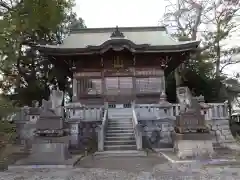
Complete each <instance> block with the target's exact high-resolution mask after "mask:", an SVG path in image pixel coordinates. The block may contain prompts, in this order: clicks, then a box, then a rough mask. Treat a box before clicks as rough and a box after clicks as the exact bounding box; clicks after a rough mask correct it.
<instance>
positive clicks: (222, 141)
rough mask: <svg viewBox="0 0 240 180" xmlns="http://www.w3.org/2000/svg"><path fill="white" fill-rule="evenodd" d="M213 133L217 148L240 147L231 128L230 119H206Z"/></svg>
mask: <svg viewBox="0 0 240 180" xmlns="http://www.w3.org/2000/svg"><path fill="white" fill-rule="evenodd" d="M206 124H207V126H208V128H209V129H210V132H211V134H212V135H214V139H213V144H214V146H215V147H216V148H219V147H228V148H230V149H240V145H239V144H237V142H236V140H235V138H234V137H233V135H232V132H231V130H230V124H229V119H213V120H208V121H206Z"/></svg>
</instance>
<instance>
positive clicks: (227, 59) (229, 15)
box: [162, 0, 240, 78]
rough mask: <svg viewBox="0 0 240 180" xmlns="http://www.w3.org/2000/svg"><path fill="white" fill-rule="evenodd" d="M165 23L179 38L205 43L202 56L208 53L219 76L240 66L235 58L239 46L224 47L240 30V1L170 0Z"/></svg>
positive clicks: (200, 51)
mask: <svg viewBox="0 0 240 180" xmlns="http://www.w3.org/2000/svg"><path fill="white" fill-rule="evenodd" d="M167 1H168V2H169V6H167V7H166V11H165V15H164V17H163V20H162V23H163V24H164V25H166V26H167V27H169V28H170V30H171V31H172V32H173V34H175V35H176V36H178V37H179V39H180V40H181V38H183V39H185V40H197V39H198V40H201V41H202V42H201V46H200V49H199V53H202V52H203V51H206V50H207V51H208V52H209V53H210V54H211V56H210V57H211V60H212V61H213V62H214V63H215V67H216V70H215V76H216V78H218V77H220V75H221V72H222V71H223V69H224V68H225V67H226V66H228V65H230V64H235V63H239V60H236V59H235V60H233V58H232V56H233V55H235V54H236V53H238V50H237V49H238V48H237V47H234V48H233V47H230V48H224V47H223V45H222V44H223V42H224V41H225V40H226V39H228V38H229V37H230V36H231V35H233V34H234V32H236V31H237V30H238V26H239V24H240V23H239V21H238V20H237V18H236V17H237V16H238V15H239V8H240V3H239V1H238V0H228V1H227V0H198V1H197V0H177V3H175V4H174V3H173V1H171V0H167Z"/></svg>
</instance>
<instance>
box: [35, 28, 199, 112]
mask: <svg viewBox="0 0 240 180" xmlns="http://www.w3.org/2000/svg"><path fill="white" fill-rule="evenodd" d="M198 45H199V41H184V42H179V41H177V40H175V39H173V38H172V37H171V36H170V35H169V34H168V33H167V31H166V28H165V27H161V26H156V27H121V28H120V27H119V28H118V27H116V28H86V29H77V30H72V31H71V33H70V35H69V36H68V37H67V38H66V39H65V40H64V41H63V43H62V44H60V45H34V48H36V49H38V50H39V51H40V52H41V53H42V54H43V55H44V56H45V57H46V58H48V60H50V61H51V62H52V63H53V64H54V66H55V68H59V69H61V70H62V71H63V72H68V73H70V74H71V75H72V82H73V100H74V101H78V102H80V103H81V104H86V105H90V104H95V105H102V104H104V102H108V103H109V104H111V105H115V104H118V105H122V106H123V107H127V105H129V104H130V103H131V102H133V101H134V102H135V103H140V104H152V103H158V101H159V98H160V95H163V96H165V77H166V76H167V75H168V74H169V73H171V72H172V71H173V70H174V69H176V68H177V67H178V66H179V65H180V64H181V63H183V62H184V61H186V60H188V59H189V56H190V54H191V53H192V52H193V51H194V50H196V48H197V47H198Z"/></svg>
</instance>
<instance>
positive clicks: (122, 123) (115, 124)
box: [108, 121, 133, 126]
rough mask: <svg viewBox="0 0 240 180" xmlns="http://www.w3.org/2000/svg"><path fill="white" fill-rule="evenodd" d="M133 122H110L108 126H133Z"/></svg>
mask: <svg viewBox="0 0 240 180" xmlns="http://www.w3.org/2000/svg"><path fill="white" fill-rule="evenodd" d="M132 124H133V123H132V122H120V121H119V122H112V121H109V122H108V126H119V125H121V126H132Z"/></svg>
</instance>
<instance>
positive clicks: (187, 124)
mask: <svg viewBox="0 0 240 180" xmlns="http://www.w3.org/2000/svg"><path fill="white" fill-rule="evenodd" d="M177 97H178V100H179V103H180V110H181V112H180V115H179V116H177V117H176V123H175V128H174V129H175V132H174V133H173V140H174V151H175V152H176V153H177V156H178V157H179V158H180V159H184V158H187V157H203V156H204V157H206V156H207V157H211V156H212V155H213V153H214V150H213V145H212V136H211V134H210V133H209V130H208V128H207V126H206V125H205V118H204V115H202V114H201V107H200V104H199V102H198V101H197V99H194V98H193V97H192V95H191V93H190V91H189V89H188V88H187V87H179V88H177Z"/></svg>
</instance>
